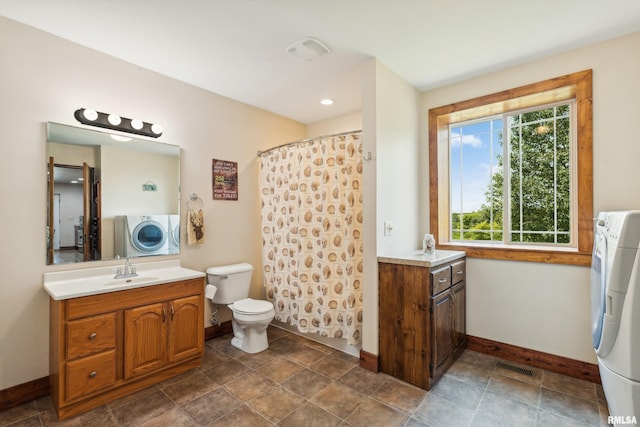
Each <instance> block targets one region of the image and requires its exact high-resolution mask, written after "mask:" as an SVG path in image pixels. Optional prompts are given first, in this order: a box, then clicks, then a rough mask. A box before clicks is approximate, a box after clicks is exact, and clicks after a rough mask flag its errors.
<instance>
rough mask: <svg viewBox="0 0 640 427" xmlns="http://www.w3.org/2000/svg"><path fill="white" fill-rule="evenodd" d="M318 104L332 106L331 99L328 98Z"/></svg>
mask: <svg viewBox="0 0 640 427" xmlns="http://www.w3.org/2000/svg"><path fill="white" fill-rule="evenodd" d="M320 104H322V105H332V104H333V99H329V98H325V99H322V100H320Z"/></svg>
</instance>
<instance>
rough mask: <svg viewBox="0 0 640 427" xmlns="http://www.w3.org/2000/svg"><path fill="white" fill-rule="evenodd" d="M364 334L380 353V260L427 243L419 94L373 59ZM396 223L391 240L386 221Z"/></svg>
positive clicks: (367, 100) (366, 131)
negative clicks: (422, 216) (422, 227)
mask: <svg viewBox="0 0 640 427" xmlns="http://www.w3.org/2000/svg"><path fill="white" fill-rule="evenodd" d="M362 94H363V108H362V122H363V139H364V152H365V154H368V153H369V152H370V153H371V154H372V156H373V159H372V160H369V161H365V162H364V168H363V178H364V179H363V182H364V183H363V191H364V200H363V206H364V227H363V230H364V232H363V233H364V237H363V238H364V239H365V240H364V241H365V253H364V284H365V287H364V302H363V304H364V311H363V314H364V319H365V324H364V326H365V327H364V328H363V329H364V330H363V339H362V349H363V350H364V351H366V352H368V353H372V354H377V353H378V269H377V259H376V258H377V256H379V255H382V254H398V253H400V254H401V253H406V252H409V251H413V250H415V249H417V247H418V241H421V239H420V237H419V236H420V234H421V233H424V232H425V231H426V230H420V229H419V226H420V220H419V218H418V214H419V212H420V210H419V204H420V202H421V200H422V195H421V185H420V182H419V180H418V177H419V175H420V173H419V167H420V162H419V158H420V156H419V153H420V151H421V149H420V140H419V128H420V125H419V120H420V108H419V105H420V104H419V100H420V94H419V92H418V91H417V90H416V89H415V88H413V87H412V86H410V85H409V84H408V83H407V82H405V81H404V80H403V79H402V78H401V77H400V76H398V75H397V74H395V73H394V72H393V71H392V70H390V69H389V68H388V67H386V66H385V65H384V64H382V63H381V62H380V61H378V60H375V59H372V60H370V61H368V62H367V63H366V64H364V66H363V89H362ZM386 220H389V221H391V222H392V223H393V234H392V235H391V236H385V235H384V233H383V224H384V221H386Z"/></svg>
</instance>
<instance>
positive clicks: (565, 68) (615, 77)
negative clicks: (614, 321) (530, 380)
mask: <svg viewBox="0 0 640 427" xmlns="http://www.w3.org/2000/svg"><path fill="white" fill-rule="evenodd" d="M639 51H640V33H635V34H632V35H629V36H625V37H621V38H618V39H614V40H611V41H608V42H605V43H600V44H596V45H593V46H590V47H587V48H582V49H578V50H574V51H571V52H568V53H564V54H560V55H556V56H553V57H550V58H547V59H544V60H540V61H536V62H532V63H529V64H526V65H522V66H518V67H512V68H509V69H506V70H503V71H500V72H496V73H492V74H489V75H486V76H484V77H480V78H476V79H471V80H468V81H465V82H462V83H459V84H455V85H451V86H447V87H442V88H438V89H434V90H430V91H427V92H425V93H424V94H423V96H422V104H423V106H424V111H423V117H425V122H426V117H427V111H428V109H429V108H433V107H438V106H441V105H446V104H450V103H452V102H456V101H462V100H465V99H469V98H473V97H476V96H481V95H486V94H490V93H493V92H497V91H500V90H504V89H508V88H513V87H517V86H521V85H525V84H528V83H533V82H537V81H541V80H545V79H549V78H552V77H557V76H561V75H564V74H569V73H573V72H576V71H581V70H585V69H593V144H594V148H593V153H594V162H593V169H594V177H593V181H594V184H593V185H594V210H595V212H594V213H597V212H598V211H601V210H614V209H638V208H640V192H639V191H638V189H637V182H638V181H639V180H640V169H639V168H638V166H637V159H638V158H640V144H638V142H637V137H636V135H635V130H634V128H633V123H635V122H637V117H636V116H637V112H638V108H637V102H638V100H637V95H638V88H639V87H640V55H638V54H637V52H639ZM424 126H426V123H424ZM425 129H426V128H425V127H423V131H422V134H423V137H422V140H423V144H425V145H426V144H427V138H426V130H425ZM422 162H423V169H428V163H427V157H426V156H423V157H422ZM424 182H425V184H426V181H424ZM420 216H421V217H425V218H427V217H428V212H427V211H426V209H423V210H422V211H421V213H420ZM467 279H468V280H467V281H468V284H467V286H468V288H467V298H468V299H467V312H468V317H467V329H468V333H469V334H471V335H475V336H479V337H483V338H488V339H493V340H497V341H501V342H505V343H510V344H515V345H519V346H523V347H527V348H532V349H536V350H540V351H543V352H547V353H552V354H558V355H561V356H565V357H569V358H573V359H578V360H584V361H588V362H596V358H595V354H594V352H593V349H592V347H591V331H590V305H589V304H590V295H589V292H590V289H589V286H590V285H589V269H588V268H587V267H575V266H563V265H553V264H537V263H525V262H509V261H496V260H482V259H471V260H469V263H468V270H467Z"/></svg>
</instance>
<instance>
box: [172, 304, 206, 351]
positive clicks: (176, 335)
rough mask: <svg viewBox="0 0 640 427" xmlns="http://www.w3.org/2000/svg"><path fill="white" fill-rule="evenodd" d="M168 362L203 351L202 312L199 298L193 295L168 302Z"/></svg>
mask: <svg viewBox="0 0 640 427" xmlns="http://www.w3.org/2000/svg"><path fill="white" fill-rule="evenodd" d="M169 313H170V323H169V362H176V361H179V360H182V359H187V358H190V357H193V356H197V355H199V354H201V353H202V352H203V351H204V334H202V333H201V331H200V328H201V325H202V324H203V318H204V310H203V307H202V302H201V298H200V296H198V295H193V296H190V297H186V298H180V299H176V300H173V301H171V302H169Z"/></svg>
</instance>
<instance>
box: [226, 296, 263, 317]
mask: <svg viewBox="0 0 640 427" xmlns="http://www.w3.org/2000/svg"><path fill="white" fill-rule="evenodd" d="M232 305H233V311H234V312H235V313H238V314H249V315H251V314H263V313H268V312H269V311H271V310H273V304H272V303H270V302H269V301H264V300H258V299H253V298H245V299H241V300H239V301H236V302H234V303H233V304H232Z"/></svg>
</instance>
